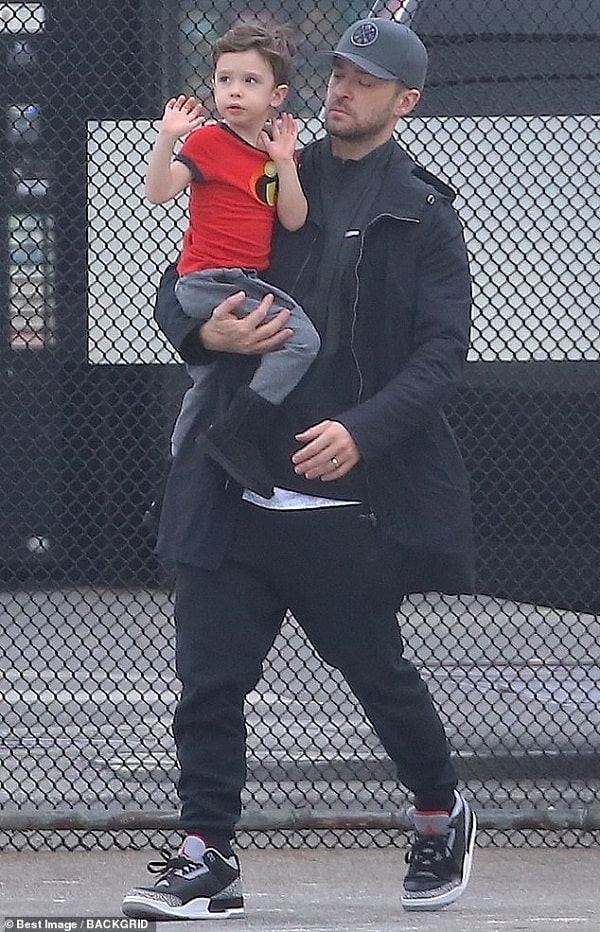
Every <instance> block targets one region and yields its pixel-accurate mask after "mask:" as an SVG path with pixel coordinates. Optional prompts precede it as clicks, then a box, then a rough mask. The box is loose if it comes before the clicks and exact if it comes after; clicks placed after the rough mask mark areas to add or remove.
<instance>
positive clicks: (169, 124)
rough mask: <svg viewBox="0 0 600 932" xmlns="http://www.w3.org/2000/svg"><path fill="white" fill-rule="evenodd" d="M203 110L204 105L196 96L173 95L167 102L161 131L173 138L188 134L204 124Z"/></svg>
mask: <svg viewBox="0 0 600 932" xmlns="http://www.w3.org/2000/svg"><path fill="white" fill-rule="evenodd" d="M203 111H204V107H203V106H202V104H201V103H200V102H199V101H197V100H196V99H195V97H186V96H185V95H184V94H180V95H179V97H171V99H170V100H168V101H167V103H166V104H165V109H164V113H163V117H162V122H161V124H160V132H161V133H162V135H163V136H171V137H172V138H173V139H179V137H180V136H186V135H187V134H188V133H191V132H192V130H195V129H198V128H199V127H200V126H202V124H203V123H204V121H205V119H206V117H205V116H204V115H203Z"/></svg>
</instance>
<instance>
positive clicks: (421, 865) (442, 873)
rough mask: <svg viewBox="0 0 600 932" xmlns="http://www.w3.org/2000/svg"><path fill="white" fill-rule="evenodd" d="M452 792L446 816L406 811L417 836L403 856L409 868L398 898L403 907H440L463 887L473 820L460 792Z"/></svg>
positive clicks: (470, 860) (474, 825) (472, 840)
mask: <svg viewBox="0 0 600 932" xmlns="http://www.w3.org/2000/svg"><path fill="white" fill-rule="evenodd" d="M454 795H455V797H456V803H455V805H454V809H453V810H452V812H451V813H450V814H449V815H448V814H447V813H445V812H435V813H428V812H419V811H418V810H417V809H415V808H414V807H412V808H411V809H409V810H408V816H409V818H410V819H411V821H412V823H413V825H414V826H415V829H416V832H417V837H416V839H415V841H414V843H413V846H412V849H411V850H410V851H409V852H408V854H407V855H406V860H407V863H408V865H409V868H408V873H407V874H406V877H405V879H404V885H403V889H402V895H401V898H400V899H401V903H402V905H403V906H404V909H410V910H413V909H414V910H417V909H421V910H426V909H442V907H444V906H448V904H449V903H453V902H454V901H455V900H457V899H458V897H459V896H460V895H461V894H462V893H464V891H465V889H466V887H467V884H468V882H469V875H470V873H471V865H472V863H473V848H474V847H475V833H476V829H477V820H476V818H475V816H474V814H473V813H472V812H471V810H470V809H469V806H468V804H467V802H466V800H464V799H463V797H462V796H461V795H460V793H457V792H456V791H455V794H454Z"/></svg>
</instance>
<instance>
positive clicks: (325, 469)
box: [292, 421, 361, 482]
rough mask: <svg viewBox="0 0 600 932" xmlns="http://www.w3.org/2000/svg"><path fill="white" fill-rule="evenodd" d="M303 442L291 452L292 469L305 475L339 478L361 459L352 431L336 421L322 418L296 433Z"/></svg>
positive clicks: (316, 477)
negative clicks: (294, 451) (312, 425)
mask: <svg viewBox="0 0 600 932" xmlns="http://www.w3.org/2000/svg"><path fill="white" fill-rule="evenodd" d="M296 440H298V441H299V442H300V443H301V444H303V446H302V447H301V448H300V449H299V450H297V451H296V453H294V455H293V456H292V463H293V464H294V471H295V472H296V473H297V474H298V475H299V476H304V478H305V479H322V480H323V482H331V481H332V480H333V479H341V478H342V476H345V475H346V473H349V472H350V470H351V469H352V468H353V467H354V466H356V464H357V463H358V462H359V461H360V459H361V454H360V450H359V449H358V447H357V446H356V444H355V443H354V440H353V439H352V435H351V434H350V432H349V431H348V430H346V428H345V427H344V425H343V424H340V422H339V421H321V423H320V424H315V425H314V427H309V428H308V430H304V431H302V433H301V434H296Z"/></svg>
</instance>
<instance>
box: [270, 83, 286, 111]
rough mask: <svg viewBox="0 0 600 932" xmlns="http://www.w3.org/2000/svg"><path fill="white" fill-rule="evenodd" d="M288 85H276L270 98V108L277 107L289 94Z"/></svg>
mask: <svg viewBox="0 0 600 932" xmlns="http://www.w3.org/2000/svg"><path fill="white" fill-rule="evenodd" d="M289 89H290V88H289V85H287V84H278V85H277V87H276V88H275V90H274V91H273V97H272V98H271V106H272V107H279V106H280V105H281V104H282V103H283V101H284V100H285V98H286V97H287V95H288V92H289Z"/></svg>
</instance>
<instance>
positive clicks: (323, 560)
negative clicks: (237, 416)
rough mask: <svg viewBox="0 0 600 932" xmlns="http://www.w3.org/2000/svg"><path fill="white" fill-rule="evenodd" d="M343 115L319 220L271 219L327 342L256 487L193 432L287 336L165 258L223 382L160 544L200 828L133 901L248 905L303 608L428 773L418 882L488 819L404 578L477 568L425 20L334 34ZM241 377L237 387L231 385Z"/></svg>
mask: <svg viewBox="0 0 600 932" xmlns="http://www.w3.org/2000/svg"><path fill="white" fill-rule="evenodd" d="M328 57H329V59H330V60H331V61H332V72H331V76H330V79H329V84H328V91H327V100H326V123H327V136H326V137H325V138H324V139H323V140H321V141H318V142H316V143H313V144H312V145H309V146H308V147H307V148H306V149H305V150H304V151H303V152H302V153H301V155H300V166H299V170H300V177H301V180H302V185H303V188H304V191H305V193H306V196H307V199H308V203H309V208H310V209H309V218H308V221H307V223H306V224H305V225H304V227H303V228H302V229H301V230H300V231H298V232H296V233H289V232H287V231H284V230H280V231H279V233H278V236H277V237H276V242H275V245H274V252H273V257H272V265H271V269H270V273H269V274H270V277H271V280H272V281H273V283H274V284H275V285H277V286H278V287H281V288H283V289H285V290H286V291H288V292H290V293H291V294H292V295H293V296H294V298H295V299H296V300H298V301H300V302H301V303H302V304H303V306H304V308H305V310H306V311H307V313H308V314H309V315H310V317H311V318H312V320H313V323H314V324H315V326H316V327H317V329H318V330H319V333H320V336H321V342H322V347H321V351H320V354H319V356H318V357H317V360H316V361H315V362H314V363H313V366H312V368H311V370H310V371H309V373H308V374H307V375H306V376H305V378H304V379H303V380H302V382H301V383H300V384H299V386H298V387H297V388H296V389H295V390H294V392H293V393H292V394H291V395H290V396H289V397H288V399H287V400H286V401H285V402H284V403H283V405H282V406H281V408H280V412H279V417H278V420H277V422H276V423H275V426H274V428H273V437H272V440H271V444H270V448H269V451H268V455H269V457H270V462H269V466H270V468H271V470H272V474H273V476H274V478H275V494H274V495H273V497H272V498H269V499H261V498H260V497H259V496H257V495H256V494H255V493H251V492H248V491H247V490H246V491H244V490H242V489H241V488H240V487H239V486H237V485H236V484H235V483H233V482H231V481H227V479H226V477H225V475H224V473H222V472H221V471H220V470H219V468H218V467H217V466H216V465H215V463H214V462H211V461H209V460H207V459H206V458H205V457H204V456H202V454H201V452H200V451H199V450H198V446H197V444H195V438H196V437H197V435H198V434H199V433H200V432H201V431H203V430H205V429H206V427H207V426H208V425H209V424H210V423H211V421H212V419H213V418H214V417H215V416H216V415H217V414H218V412H219V411H220V410H222V409H223V407H224V406H225V405H226V404H227V400H228V397H229V395H230V394H231V393H232V392H233V391H235V388H236V386H237V385H238V384H239V383H240V381H241V380H242V379H243V378H245V377H247V374H248V371H249V370H251V369H252V367H253V366H255V365H256V363H257V358H258V357H259V356H260V355H261V354H263V353H265V352H277V350H278V348H279V347H280V346H281V345H282V343H283V342H284V341H285V339H286V338H287V337H288V336H289V330H288V329H286V326H285V325H286V312H285V311H282V312H280V314H279V315H277V316H276V318H275V319H273V320H268V321H266V322H265V316H266V313H267V310H268V306H269V303H270V299H269V298H265V299H264V300H263V302H262V305H261V306H260V307H259V308H257V309H256V310H255V311H253V312H252V313H251V314H250V315H248V316H247V317H245V318H243V319H238V318H237V317H236V314H235V309H236V306H237V303H238V302H239V301H241V300H243V295H237V296H234V297H232V298H229V299H228V300H227V301H225V302H223V303H222V304H221V305H219V306H218V307H217V308H216V309H215V311H214V312H213V315H212V317H211V318H210V320H209V321H207V322H205V323H203V324H202V325H201V326H198V324H197V322H196V323H195V324H192V322H191V321H190V320H189V318H186V317H185V316H184V315H183V314H182V312H181V308H179V307H178V305H177V302H176V301H175V300H174V297H173V279H174V274H173V272H168V273H167V274H166V275H165V276H164V277H163V282H162V283H161V288H160V291H159V298H158V302H157V309H156V317H157V320H158V321H159V324H160V325H161V327H162V329H163V330H164V332H165V333H166V334H167V336H168V337H169V339H170V341H171V342H172V344H173V345H174V346H175V347H177V348H178V349H179V351H180V353H181V355H182V357H183V358H184V359H185V361H186V362H188V363H192V364H194V363H206V362H208V361H212V360H218V361H219V366H220V367H221V376H222V378H221V379H219V380H218V382H219V385H220V391H219V392H216V391H215V392H213V393H212V394H211V395H210V397H206V396H202V395H201V394H200V393H198V392H195V391H194V389H193V388H192V389H191V390H190V391H189V392H188V393H187V395H186V397H185V399H184V402H183V405H182V410H181V413H180V416H179V419H178V422H177V424H176V427H175V431H174V434H173V440H172V447H173V461H172V467H171V471H170V475H169V480H168V483H167V489H166V493H165V497H164V502H163V509H162V514H161V522H160V529H159V536H158V544H157V550H158V553H159V554H161V555H162V556H164V557H166V558H169V559H170V560H172V561H174V562H175V564H176V566H177V583H176V605H175V619H176V627H177V670H178V675H179V677H180V679H181V682H182V694H181V699H180V702H179V704H178V707H177V710H176V713H175V722H174V733H175V738H176V743H177V750H178V754H179V761H180V766H181V776H180V780H179V785H178V790H179V795H180V799H181V804H182V807H181V826H182V828H183V830H184V831H185V832H186V838H185V840H184V842H183V845H182V848H181V850H180V852H179V854H178V856H177V857H175V858H171V859H168V860H167V861H166V862H165V863H164V864H162V865H156V866H154V869H155V870H157V871H160V872H161V877H160V879H159V880H158V881H157V883H156V884H155V885H154V887H149V888H148V887H147V888H144V887H141V888H136V889H134V890H132V891H130V892H129V893H128V894H127V895H126V897H125V899H124V901H123V911H124V912H125V913H126V915H129V916H136V917H145V918H161V919H166V918H189V919H192V918H197V919H203V918H210V917H211V916H213V917H214V916H215V914H216V913H218V914H219V916H220V917H221V918H223V917H227V916H235V915H240V914H241V912H242V910H243V899H242V890H241V878H240V871H239V864H238V862H237V859H236V857H235V855H234V854H233V851H232V848H231V843H232V839H233V836H234V828H235V824H236V821H237V819H238V817H239V814H240V792H241V790H242V787H243V783H244V779H245V763H244V761H245V745H244V736H245V733H244V727H245V726H244V717H243V705H244V698H245V696H246V695H247V693H248V692H249V691H250V690H251V689H253V688H254V687H255V685H256V683H257V681H258V680H259V678H260V675H261V671H262V663H263V661H264V659H265V657H266V655H267V652H268V650H269V648H270V647H271V645H272V643H273V641H274V639H275V636H276V634H277V632H278V631H279V628H280V625H281V621H282V619H283V617H284V613H285V611H286V610H287V609H290V610H291V611H292V613H293V615H294V617H295V618H296V620H297V621H298V623H299V624H300V625H301V626H302V628H303V629H304V631H305V632H306V634H307V636H308V637H309V639H310V641H311V642H312V644H313V645H314V647H315V649H316V650H317V651H318V652H319V654H320V655H321V656H322V657H323V659H324V660H325V661H326V662H327V663H329V664H331V665H332V666H333V667H336V668H338V669H339V670H340V671H341V672H342V673H343V675H344V677H345V679H346V681H347V683H348V685H349V687H350V689H351V690H352V691H353V693H354V694H355V695H356V697H357V698H358V700H359V701H360V703H361V705H362V707H363V709H364V711H365V714H366V715H367V716H368V718H369V720H370V721H371V723H372V725H373V727H374V729H375V731H376V732H377V734H378V736H379V738H380V739H381V741H382V744H383V745H384V747H385V749H386V750H387V752H388V754H389V755H390V757H391V758H392V760H393V761H394V763H395V765H396V767H397V772H398V778H399V780H400V781H401V783H403V784H404V786H406V787H407V788H408V789H409V790H410V791H411V793H412V795H413V797H414V806H413V807H411V809H410V810H409V814H410V817H411V820H412V823H413V825H414V828H415V840H414V843H413V845H412V849H411V852H410V855H409V869H408V873H407V876H406V879H405V880H404V884H403V888H402V892H401V902H402V904H403V906H404V907H405V908H406V909H415V910H416V909H420V910H425V909H439V908H441V907H443V906H446V905H447V904H448V903H451V902H453V901H454V900H455V899H456V898H457V897H458V896H460V894H461V893H462V892H463V891H464V889H465V887H466V884H467V881H468V877H469V872H470V868H471V859H472V854H473V847H474V842H475V818H474V816H473V814H472V813H471V811H470V809H469V807H468V805H467V803H466V801H465V800H464V799H463V797H462V796H461V795H460V794H459V793H458V792H457V790H456V776H455V772H454V769H453V766H452V763H451V760H450V757H449V751H448V747H447V743H446V738H445V735H444V730H443V726H442V724H441V721H440V719H439V717H438V715H437V713H436V711H435V710H434V707H433V705H432V702H431V698H430V696H429V693H428V691H427V688H426V686H425V684H424V683H423V681H422V679H421V678H420V676H419V674H418V673H417V671H416V669H415V668H414V666H413V665H412V664H411V663H409V662H408V661H407V660H405V659H404V657H403V656H402V641H401V638H400V635H399V632H398V626H397V617H396V612H397V609H398V607H399V606H400V604H401V602H402V599H403V597H404V596H405V595H406V594H407V593H410V592H420V591H432V590H439V591H444V592H464V591H469V590H470V589H471V587H472V539H471V535H472V528H471V516H470V501H469V491H468V479H467V476H466V473H465V469H464V465H463V462H462V459H461V457H460V454H459V452H458V449H457V446H456V443H455V441H454V438H453V436H452V433H451V431H450V428H449V426H448V423H447V421H446V419H445V417H444V415H443V413H442V406H443V405H444V404H445V403H446V402H447V400H448V399H449V398H450V397H451V395H452V393H453V392H454V390H455V388H456V385H457V383H458V381H459V379H460V377H461V372H462V369H463V366H464V361H465V356H466V351H467V345H468V334H469V313H470V279H469V273H468V265H467V258H466V253H465V247H464V242H463V237H462V231H461V227H460V224H459V222H458V220H457V217H456V215H455V213H454V210H453V208H452V206H451V198H452V193H451V192H450V191H449V189H448V188H446V187H445V186H444V185H441V184H440V183H439V182H437V181H436V180H435V179H434V178H433V177H432V176H430V175H429V174H428V173H426V172H425V171H423V170H422V169H420V168H418V167H417V166H416V165H415V164H414V163H413V162H412V161H411V160H410V158H409V157H408V156H407V155H406V154H405V153H404V152H403V150H402V149H401V148H400V147H399V146H398V145H397V144H396V142H395V141H394V140H393V138H392V133H393V131H394V129H395V126H396V124H397V122H398V120H400V119H401V118H402V117H405V116H407V115H408V114H409V113H410V112H411V111H412V110H413V109H414V107H415V106H416V105H417V103H418V101H419V98H420V95H421V90H422V88H423V85H424V81H425V74H426V69H427V53H426V51H425V48H424V46H423V45H422V43H421V42H420V40H419V39H418V38H417V36H416V35H415V34H414V33H413V32H411V30H410V29H408V28H407V27H405V26H403V25H400V24H398V23H395V22H391V21H385V20H379V19H367V20H362V21H360V22H358V23H355V24H354V25H353V26H351V27H350V28H349V29H348V30H347V31H346V32H345V33H344V35H343V36H342V38H341V40H340V42H339V43H338V45H337V47H336V48H335V50H334V51H333V52H330V53H328ZM224 386H228V389H227V390H225V389H224Z"/></svg>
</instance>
